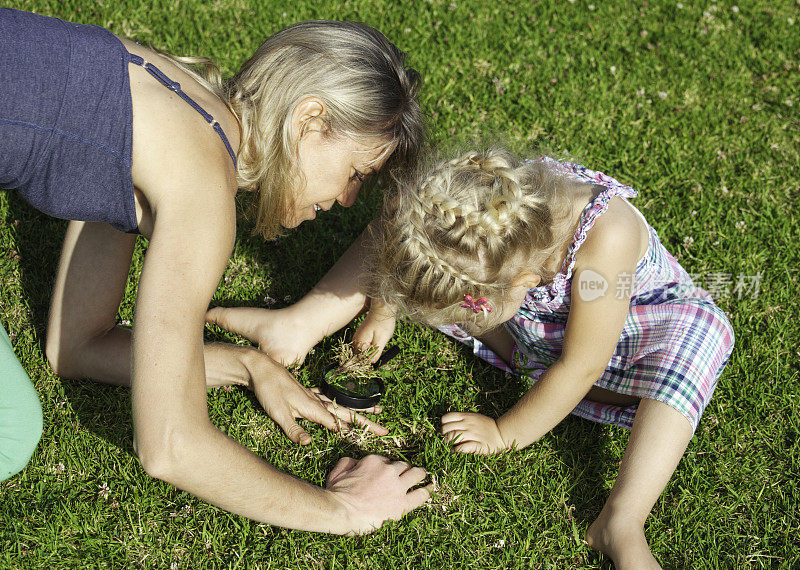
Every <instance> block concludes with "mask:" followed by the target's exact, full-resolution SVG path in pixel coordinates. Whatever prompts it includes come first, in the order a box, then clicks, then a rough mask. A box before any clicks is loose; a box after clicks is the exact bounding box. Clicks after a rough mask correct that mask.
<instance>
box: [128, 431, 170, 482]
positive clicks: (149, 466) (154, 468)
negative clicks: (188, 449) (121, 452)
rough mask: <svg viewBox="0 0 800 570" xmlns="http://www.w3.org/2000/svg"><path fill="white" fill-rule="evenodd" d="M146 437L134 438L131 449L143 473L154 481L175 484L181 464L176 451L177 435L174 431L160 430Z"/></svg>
mask: <svg viewBox="0 0 800 570" xmlns="http://www.w3.org/2000/svg"><path fill="white" fill-rule="evenodd" d="M158 432H159V433H155V434H148V436H147V437H136V436H134V442H133V449H134V451H135V452H136V455H137V457H138V458H139V463H141V464H142V468H143V469H144V470H145V473H147V474H148V475H150V477H153V478H154V479H160V480H162V481H166V482H167V483H171V484H173V485H174V484H175V478H176V475H177V473H178V467H179V465H180V462H181V458H180V457H179V453H178V450H179V449H180V445H179V443H178V442H177V440H178V439H180V436H179V434H177V433H176V430H174V429H168V428H165V429H161V430H158Z"/></svg>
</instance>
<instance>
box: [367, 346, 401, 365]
mask: <svg viewBox="0 0 800 570" xmlns="http://www.w3.org/2000/svg"><path fill="white" fill-rule="evenodd" d="M398 354H400V347H399V346H397V345H395V346H392V347H390V348H389V349H388V350H386V352H384V353H383V354H381V357H380V358H379V359H378V360H376V361H375V364H373V365H372V367H373V368H380V367H381V366H383V365H384V364H386V363H387V362H389V361H390V360H391V359H392V358H394V357H395V356H397V355H398Z"/></svg>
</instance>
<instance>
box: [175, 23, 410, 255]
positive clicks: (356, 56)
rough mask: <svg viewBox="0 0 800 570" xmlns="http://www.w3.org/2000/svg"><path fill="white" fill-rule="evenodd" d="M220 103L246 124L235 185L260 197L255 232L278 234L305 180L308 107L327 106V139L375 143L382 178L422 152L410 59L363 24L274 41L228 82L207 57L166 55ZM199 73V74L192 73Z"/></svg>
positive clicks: (299, 28)
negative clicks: (302, 139) (297, 126)
mask: <svg viewBox="0 0 800 570" xmlns="http://www.w3.org/2000/svg"><path fill="white" fill-rule="evenodd" d="M168 57H170V59H172V60H173V61H175V62H176V63H178V64H182V67H183V69H185V70H186V71H188V72H190V73H192V74H193V76H194V77H195V78H197V79H198V81H200V82H201V83H202V84H203V85H204V86H205V87H206V88H207V89H209V90H211V91H212V92H213V93H215V94H216V95H217V96H219V97H220V99H222V100H223V101H224V102H225V103H226V104H227V105H228V107H229V108H230V110H231V111H232V112H233V114H234V115H236V117H237V118H238V120H239V124H240V126H241V135H242V136H241V144H240V147H239V152H238V153H237V158H238V164H239V166H238V173H237V176H238V184H239V187H240V188H242V189H243V190H251V191H254V192H255V193H256V198H255V200H254V202H253V204H252V208H251V213H253V214H254V217H255V228H254V232H255V233H259V234H261V235H262V236H264V237H265V238H266V239H269V238H272V237H275V236H276V235H278V233H279V232H280V222H281V219H282V218H283V215H284V213H286V212H287V211H288V210H289V209H290V208H291V207H292V202H293V198H294V196H295V195H296V193H297V190H298V189H297V188H295V186H296V184H297V183H298V182H299V183H300V184H303V183H305V181H303V180H301V179H300V171H299V169H298V157H297V142H298V137H299V136H300V135H301V133H293V132H292V113H293V111H294V109H295V107H296V106H297V104H298V103H300V102H301V101H302V100H303V99H305V98H308V97H317V98H319V99H321V100H322V101H323V102H324V103H325V105H326V116H325V117H324V120H325V126H326V129H325V132H326V133H328V134H330V135H331V136H334V137H347V138H350V139H353V140H357V141H374V142H375V143H376V145H377V148H376V149H375V150H376V152H377V155H378V156H377V158H376V161H377V160H380V159H382V158H385V157H387V156H388V157H389V159H388V161H387V163H386V164H385V165H384V170H389V171H391V170H392V169H394V168H395V167H410V166H412V165H413V164H414V162H415V161H416V158H417V155H418V153H419V151H420V148H421V147H422V143H423V138H424V136H423V135H424V133H423V117H422V111H421V109H420V106H419V103H418V101H417V93H418V89H419V84H420V76H419V73H417V71H415V70H414V69H412V68H407V67H405V54H404V53H403V52H401V51H400V50H399V49H398V48H397V47H396V46H395V45H394V44H392V43H391V42H390V41H389V40H387V39H386V38H385V37H384V36H383V34H381V33H380V32H379V31H377V30H375V29H374V28H372V27H370V26H368V25H366V24H361V23H356V22H335V21H329V20H311V21H307V22H300V23H297V24H294V25H292V26H289V27H287V28H284V29H283V30H281V31H279V32H278V33H276V34H274V35H273V36H271V37H269V38H268V39H267V40H266V41H265V42H264V43H263V44H262V45H261V47H259V48H258V50H256V52H255V54H254V55H253V56H252V57H251V58H250V59H249V60H247V61H246V62H245V63H244V64H243V65H242V67H241V68H240V69H239V71H238V72H237V73H236V74H235V75H234V76H233V77H232V78H231V79H230V80H229V81H227V82H226V81H224V80H223V79H222V76H221V74H220V73H219V69H218V68H217V67H216V66H215V65H214V64H213V62H212V61H211V60H209V59H208V58H181V57H174V56H168ZM193 64H201V65H203V68H202V69H201V70H200V71H199V73H198V72H195V71H193V70H192V69H191V68H189V67H188V65H193Z"/></svg>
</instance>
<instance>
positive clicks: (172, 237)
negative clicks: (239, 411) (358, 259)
mask: <svg viewBox="0 0 800 570" xmlns="http://www.w3.org/2000/svg"><path fill="white" fill-rule="evenodd" d="M0 38H3V39H2V40H0V77H2V78H3V79H2V81H0V187H4V188H17V189H18V190H19V192H20V193H21V194H22V195H23V197H25V198H26V199H27V200H28V201H29V202H30V203H31V204H32V205H33V206H34V207H37V208H38V209H40V210H41V211H43V212H45V213H48V214H51V215H54V216H58V217H62V218H66V219H70V220H75V221H72V222H71V223H70V224H69V227H68V229H67V233H66V237H65V241H64V247H63V251H62V257H61V262H60V265H59V271H58V276H57V279H56V285H55V291H54V295H53V301H52V306H51V316H50V323H49V330H48V338H47V347H46V351H47V358H48V360H49V361H50V363H51V365H52V367H53V369H54V370H55V372H56V373H57V374H59V375H61V376H64V377H81V378H84V377H89V378H94V379H96V380H98V381H101V382H106V383H111V384H120V385H130V386H131V387H132V390H133V398H132V399H133V419H134V448H135V450H136V453H137V455H138V456H139V459H140V461H141V463H142V465H143V467H144V469H145V470H146V471H147V473H149V474H150V475H152V476H154V477H157V478H160V479H163V480H165V481H168V482H169V483H171V484H173V485H175V486H176V487H179V488H181V489H184V490H186V491H189V492H191V493H193V494H195V495H197V496H198V497H200V498H203V499H205V500H207V501H209V502H211V503H213V504H215V505H218V506H220V507H222V508H224V509H226V510H229V511H232V512H235V513H238V514H241V515H244V516H247V517H249V518H252V519H255V520H258V521H262V522H267V523H270V524H276V525H281V526H286V527H291V528H299V529H305V530H316V531H326V532H336V533H358V532H368V531H370V530H372V529H374V528H376V527H378V526H380V524H381V523H382V522H383V521H384V520H387V519H390V518H394V519H396V518H399V517H400V516H402V515H403V514H404V513H405V512H407V511H408V510H411V509H412V508H415V507H416V506H419V505H420V504H422V502H424V501H425V500H426V499H427V498H428V496H429V493H428V490H427V489H426V488H422V489H418V490H415V491H411V492H408V490H409V489H410V488H411V487H413V486H414V485H416V484H418V483H419V482H420V481H421V480H422V479H423V477H424V471H423V470H421V469H419V468H410V466H408V465H407V464H404V463H392V462H389V461H388V460H386V459H384V458H381V457H377V456H370V457H367V458H365V459H363V460H362V461H360V462H356V461H355V460H352V459H349V458H344V459H342V460H341V461H340V462H339V463H338V464H337V465H336V466H335V467H334V469H333V470H332V471H331V473H330V475H329V477H328V487H327V489H321V488H318V487H314V486H312V485H309V484H307V483H305V482H303V481H300V480H298V479H296V478H294V477H291V476H289V475H287V474H284V473H282V472H280V471H277V470H276V469H274V468H272V467H271V466H270V465H268V464H266V463H264V462H263V461H261V460H260V459H259V458H258V457H257V456H255V455H254V454H252V453H250V452H249V451H248V450H247V449H245V448H244V447H242V446H241V445H239V444H238V443H236V442H235V441H233V440H231V439H230V438H228V437H227V436H226V435H224V434H223V433H221V432H220V431H218V430H217V429H216V428H215V427H214V426H213V425H212V424H211V422H210V421H209V418H208V415H207V411H206V387H207V386H216V385H222V384H234V383H235V384H242V385H246V386H249V387H250V388H251V389H252V390H253V391H254V393H255V394H256V396H257V397H258V399H259V401H260V402H261V404H262V405H263V406H264V408H265V410H266V411H267V412H268V413H269V414H270V416H272V417H273V418H274V419H275V420H276V421H277V422H278V423H279V424H280V425H281V427H282V428H283V429H284V430H285V431H286V433H287V435H289V437H290V438H292V439H293V440H294V441H297V442H301V443H308V442H309V441H310V438H309V436H308V434H306V433H305V432H303V431H302V429H300V427H299V426H298V425H297V424H296V423H295V422H294V418H295V417H305V418H307V419H309V420H312V421H316V422H318V423H321V424H322V425H325V426H326V427H329V428H330V429H336V425H337V421H338V420H344V421H345V422H348V423H351V422H358V423H361V424H364V425H367V426H368V427H370V429H373V430H374V431H378V432H381V431H382V428H381V427H380V426H377V425H376V424H373V423H372V422H369V421H368V420H366V419H365V418H362V417H361V416H358V415H356V414H353V413H352V412H347V411H342V410H340V409H339V410H337V409H334V408H332V407H331V406H330V404H329V403H326V402H323V401H321V400H320V399H319V398H317V397H316V396H315V395H314V394H312V393H311V392H309V391H308V390H306V389H305V388H303V387H302V386H301V385H300V384H298V383H297V382H296V381H295V379H294V378H293V377H292V376H291V375H290V374H289V373H288V372H287V371H286V370H285V369H284V368H283V367H282V366H280V365H279V364H278V363H276V362H274V361H273V360H271V359H270V358H269V357H268V356H266V355H265V354H263V353H260V352H258V351H257V350H254V349H247V348H243V347H236V346H227V345H219V344H214V345H208V346H204V344H203V321H204V314H205V311H206V308H207V306H208V303H209V301H210V299H211V296H212V294H213V292H214V290H215V289H216V286H217V283H218V282H219V279H220V277H221V275H222V272H223V271H224V269H225V267H226V264H227V262H228V258H229V256H230V253H231V250H232V247H233V243H234V239H235V233H236V219H235V202H234V196H235V194H236V191H237V188H243V189H247V190H251V191H253V192H255V193H256V195H257V197H256V201H255V202H256V204H257V207H256V229H257V230H258V231H259V232H260V233H261V234H262V235H264V236H265V237H266V238H269V237H272V236H274V235H275V234H276V233H277V232H278V229H279V227H280V225H283V226H285V227H294V226H296V225H298V224H300V223H301V222H302V221H304V220H306V219H313V218H314V217H315V214H316V211H317V210H318V209H320V208H321V209H328V208H330V207H331V206H332V205H333V203H334V202H339V203H340V204H342V205H343V206H350V205H352V203H353V201H354V200H355V198H356V195H357V194H358V191H359V188H360V186H361V183H362V181H363V179H364V177H365V176H366V175H368V174H371V173H373V172H376V171H378V170H379V169H380V168H381V167H384V166H386V165H387V164H388V163H390V162H391V163H396V164H399V163H403V162H406V161H409V160H413V158H414V156H415V155H416V153H417V150H418V148H419V146H420V144H421V138H422V133H421V120H420V110H419V106H418V103H417V102H416V100H415V92H416V88H417V83H418V75H417V73H416V72H415V71H413V70H411V69H405V68H404V66H403V59H404V56H403V54H402V53H401V52H400V51H399V50H397V48H396V47H395V46H393V45H392V44H391V43H389V42H388V41H387V40H386V39H385V38H384V37H383V36H382V35H381V34H380V33H379V32H377V31H375V30H373V29H371V28H369V27H368V26H365V25H361V24H352V23H341V22H326V21H314V22H304V23H300V24H296V25H294V26H291V27H289V28H287V29H285V30H282V31H281V32H279V33H277V34H275V35H274V36H272V37H271V38H269V39H268V40H267V41H266V42H265V43H264V44H263V45H262V46H261V47H260V48H259V49H258V51H257V52H256V53H255V55H254V56H253V57H252V58H251V59H250V60H248V61H247V62H246V63H245V64H244V65H243V67H242V68H241V70H240V71H239V72H238V73H237V74H236V75H235V76H234V77H233V78H232V79H231V80H230V82H229V83H227V84H225V83H223V82H222V81H221V79H220V78H219V74H218V72H215V71H214V70H213V69H212V68H211V66H210V65H206V71H205V75H203V76H201V75H199V74H197V73H194V72H193V71H192V70H191V69H190V68H189V67H187V66H186V65H184V64H183V63H181V62H180V61H179V60H178V59H177V58H173V57H171V56H166V55H164V54H160V53H157V52H155V51H153V50H150V49H147V48H144V47H142V46H139V45H138V44H135V43H133V42H130V41H127V40H124V39H121V38H117V37H116V36H114V35H113V34H111V33H110V32H108V31H106V30H104V29H102V28H98V27H94V26H83V25H78V24H70V23H67V22H63V21H61V20H57V19H53V18H46V17H42V16H37V15H33V14H28V13H25V12H19V11H15V10H10V9H0ZM192 61H201V60H192ZM136 233H141V234H142V235H144V236H146V237H148V238H149V239H150V245H149V248H148V252H147V254H146V256H145V262H144V267H143V269H142V274H141V278H140V282H139V290H138V295H137V303H136V311H135V332H134V333H133V334H131V332H130V330H129V329H126V328H124V327H119V326H116V324H115V315H116V312H117V309H118V306H119V303H120V301H121V299H122V297H123V292H124V284H125V280H126V278H127V274H128V270H129V265H130V260H131V255H132V252H133V247H134V243H135V241H136ZM0 351H2V352H3V353H4V356H0V359H5V360H9V359H10V358H11V356H9V351H10V343H6V342H5V340H0ZM5 370H6V368H5V367H4V368H3V371H2V372H0V381H1V382H2V383H3V385H2V390H0V392H4V393H7V392H8V389H7V388H6V384H8V383H10V382H12V380H10V379H9V378H10V376H11V375H10V374H7V373H6V371H5ZM13 382H14V385H15V386H17V388H15V390H16V392H17V393H19V394H21V395H20V396H19V398H18V400H19V405H18V406H16V408H15V402H14V401H13V400H12V401H11V402H0V404H2V406H0V414H1V415H2V417H0V428H4V426H5V425H6V424H8V425H10V426H11V428H10V429H11V433H9V434H5V436H4V438H3V439H0V441H3V442H5V441H7V440H13V439H15V438H16V439H19V438H20V436H19V434H18V431H19V429H18V426H17V424H18V423H19V420H18V419H19V418H20V417H22V418H23V419H24V418H25V417H36V418H40V416H39V415H37V410H38V402H35V405H34V403H33V402H31V394H32V389H31V388H30V385H29V384H30V383H29V381H28V380H27V378H23V377H22V376H21V375H20V368H19V367H18V366H17V370H16V371H15V372H14V373H13ZM26 382H27V389H26V388H25V384H26ZM20 386H21V388H20ZM34 396H35V395H34ZM15 409H17V411H16V412H15ZM11 416H14V417H12V419H11V420H8V421H6V420H5V418H6V417H11ZM14 418H17V419H14ZM37 421H39V422H40V419H38V420H37ZM23 423H24V421H23ZM39 426H40V423H39ZM37 427H38V426H37V425H36V421H33V422H32V425H31V426H28V427H27V429H28V430H29V431H33V432H35V430H36V429H37ZM15 429H16V432H15V431H14V430H15ZM38 429H39V430H40V429H41V428H40V427H38ZM23 439H25V438H23ZM35 440H38V433H36V435H35V437H33V436H29V437H27V438H26V441H25V442H23V444H21V445H19V446H18V448H17V449H16V450H14V453H15V454H16V461H11V462H9V464H10V465H11V464H13V465H12V468H11V469H9V468H8V467H7V466H4V467H3V468H4V469H5V471H3V472H2V473H0V477H6V476H10V475H11V474H13V473H12V472H11V471H12V469H16V468H21V465H20V464H22V465H24V462H27V459H28V457H29V456H30V453H31V452H32V448H33V446H35V444H36V441H35ZM2 445H3V447H4V448H5V447H6V445H5V443H3V444H2ZM26 449H27V451H26ZM5 451H6V450H5V449H4V453H5ZM26 454H27V456H25V455H26ZM20 458H22V459H21V460H20ZM12 459H13V458H12Z"/></svg>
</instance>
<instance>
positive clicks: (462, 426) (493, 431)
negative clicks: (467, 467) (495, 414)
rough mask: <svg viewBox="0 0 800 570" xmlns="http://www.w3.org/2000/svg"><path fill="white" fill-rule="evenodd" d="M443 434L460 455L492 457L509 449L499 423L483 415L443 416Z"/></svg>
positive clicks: (452, 414) (455, 413)
mask: <svg viewBox="0 0 800 570" xmlns="http://www.w3.org/2000/svg"><path fill="white" fill-rule="evenodd" d="M442 434H443V435H444V440H445V441H446V442H447V443H452V444H453V450H454V451H457V452H459V453H477V454H479V455H492V454H493V453H499V452H501V451H503V450H505V449H508V445H506V443H505V442H504V441H503V437H502V436H501V435H500V430H499V429H498V427H497V422H496V421H495V420H493V419H492V418H489V417H487V416H484V415H481V414H472V413H467V412H451V413H449V414H445V415H444V416H442Z"/></svg>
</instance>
